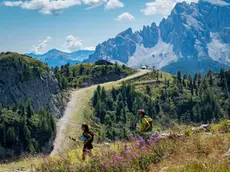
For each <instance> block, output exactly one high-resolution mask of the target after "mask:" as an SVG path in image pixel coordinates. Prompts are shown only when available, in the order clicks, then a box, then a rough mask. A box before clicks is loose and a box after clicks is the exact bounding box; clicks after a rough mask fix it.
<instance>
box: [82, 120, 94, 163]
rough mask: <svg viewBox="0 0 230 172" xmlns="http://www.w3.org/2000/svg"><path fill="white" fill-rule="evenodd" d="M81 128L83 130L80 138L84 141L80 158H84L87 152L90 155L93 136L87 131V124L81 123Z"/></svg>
mask: <svg viewBox="0 0 230 172" xmlns="http://www.w3.org/2000/svg"><path fill="white" fill-rule="evenodd" d="M81 129H82V131H83V133H82V136H81V140H82V141H83V142H84V146H83V154H82V160H83V161H84V160H85V157H86V155H87V154H89V155H90V156H91V155H92V152H91V150H92V149H93V145H92V143H93V138H94V134H93V133H92V132H91V131H89V126H88V125H87V124H82V126H81Z"/></svg>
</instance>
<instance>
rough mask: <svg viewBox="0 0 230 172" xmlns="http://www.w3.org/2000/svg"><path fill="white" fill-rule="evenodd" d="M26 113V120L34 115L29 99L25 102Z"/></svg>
mask: <svg viewBox="0 0 230 172" xmlns="http://www.w3.org/2000/svg"><path fill="white" fill-rule="evenodd" d="M26 106H27V107H26V109H27V110H26V113H27V117H28V118H31V117H32V116H33V115H34V110H33V107H32V105H31V101H30V99H28V100H27V102H26Z"/></svg>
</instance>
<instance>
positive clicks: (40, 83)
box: [0, 52, 64, 116]
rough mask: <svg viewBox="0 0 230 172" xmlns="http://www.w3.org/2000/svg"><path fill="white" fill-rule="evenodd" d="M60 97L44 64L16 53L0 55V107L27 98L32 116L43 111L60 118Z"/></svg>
mask: <svg viewBox="0 0 230 172" xmlns="http://www.w3.org/2000/svg"><path fill="white" fill-rule="evenodd" d="M60 93H61V90H60V88H59V85H58V81H57V79H56V78H55V76H54V74H53V72H52V71H51V69H50V68H49V67H48V66H47V65H45V64H44V63H42V62H40V61H39V60H36V59H33V58H31V57H28V56H25V55H21V54H18V53H11V52H7V53H1V54H0V97H1V99H0V104H2V105H3V106H4V107H12V106H13V105H18V103H19V102H20V100H24V101H26V100H27V99H29V98H30V100H31V104H32V106H33V108H34V110H35V111H36V112H38V111H39V109H40V108H43V109H49V110H50V111H51V112H52V113H54V114H55V115H56V116H62V113H63V111H64V104H63V102H62V98H61V96H60V95H59V94H60Z"/></svg>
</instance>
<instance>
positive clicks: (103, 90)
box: [101, 87, 106, 101]
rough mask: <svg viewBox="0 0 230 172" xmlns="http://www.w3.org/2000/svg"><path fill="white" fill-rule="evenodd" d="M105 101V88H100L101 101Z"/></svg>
mask: <svg viewBox="0 0 230 172" xmlns="http://www.w3.org/2000/svg"><path fill="white" fill-rule="evenodd" d="M105 99H106V91H105V87H102V89H101V100H102V101H103V100H105Z"/></svg>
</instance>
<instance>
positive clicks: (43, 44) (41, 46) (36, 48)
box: [32, 36, 52, 54]
mask: <svg viewBox="0 0 230 172" xmlns="http://www.w3.org/2000/svg"><path fill="white" fill-rule="evenodd" d="M51 39H52V38H51V37H50V36H48V37H46V39H45V40H43V41H39V42H40V43H39V44H38V45H37V46H33V47H32V51H33V52H34V53H35V54H40V53H42V51H43V50H44V48H45V47H46V46H47V43H48V42H49V41H51Z"/></svg>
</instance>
